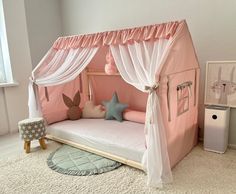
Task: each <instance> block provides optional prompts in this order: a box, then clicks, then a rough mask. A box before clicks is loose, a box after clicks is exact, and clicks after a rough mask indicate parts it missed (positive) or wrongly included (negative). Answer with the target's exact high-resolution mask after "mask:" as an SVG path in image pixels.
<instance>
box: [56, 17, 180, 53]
mask: <svg viewBox="0 0 236 194" xmlns="http://www.w3.org/2000/svg"><path fill="white" fill-rule="evenodd" d="M180 23H183V21H181V22H168V23H163V24H156V25H150V26H144V27H137V28H131V29H124V30H117V31H109V32H100V33H96V34H87V35H78V36H68V37H61V38H59V39H58V40H57V41H56V42H55V43H54V44H53V48H54V49H70V48H78V47H101V46H105V45H114V44H127V43H129V44H131V43H134V42H135V41H137V42H139V41H144V40H145V41H148V40H155V39H160V38H164V39H169V38H170V37H172V36H173V35H174V34H175V32H176V29H177V28H178V26H179V24H180Z"/></svg>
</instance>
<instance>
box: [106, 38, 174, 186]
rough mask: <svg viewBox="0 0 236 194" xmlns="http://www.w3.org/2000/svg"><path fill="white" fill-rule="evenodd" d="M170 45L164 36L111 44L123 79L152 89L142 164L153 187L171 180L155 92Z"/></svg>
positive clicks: (138, 87)
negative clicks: (161, 65) (148, 39)
mask: <svg viewBox="0 0 236 194" xmlns="http://www.w3.org/2000/svg"><path fill="white" fill-rule="evenodd" d="M167 47H168V40H165V39H159V40H156V41H155V42H153V41H148V42H147V41H142V42H134V44H126V45H111V46H110V48H111V52H112V55H113V57H114V60H115V63H116V66H117V68H118V70H119V72H120V74H121V76H122V77H123V79H124V80H125V81H126V82H128V83H129V84H131V85H133V86H135V87H136V88H137V89H139V90H141V91H143V92H149V96H148V101H147V109H146V123H145V134H146V143H147V150H146V151H145V153H144V156H143V167H144V169H145V170H146V172H147V175H148V180H147V183H148V185H149V186H153V187H162V184H163V183H168V182H172V173H171V168H170V162H169V156H168V151H167V142H166V135H165V129H164V125H163V121H162V115H161V110H160V104H159V99H158V96H157V93H156V89H157V88H158V85H159V83H158V82H157V81H158V80H156V72H157V71H158V69H159V68H160V64H161V61H162V59H163V57H164V56H165V51H166V50H167Z"/></svg>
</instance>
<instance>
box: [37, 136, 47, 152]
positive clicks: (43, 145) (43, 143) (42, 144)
mask: <svg viewBox="0 0 236 194" xmlns="http://www.w3.org/2000/svg"><path fill="white" fill-rule="evenodd" d="M39 144H40V146H41V148H42V149H44V150H45V149H46V148H47V145H46V144H45V141H44V138H41V139H39Z"/></svg>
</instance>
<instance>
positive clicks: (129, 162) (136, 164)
mask: <svg viewBox="0 0 236 194" xmlns="http://www.w3.org/2000/svg"><path fill="white" fill-rule="evenodd" d="M46 138H47V139H51V140H54V141H58V142H61V143H64V144H67V145H70V146H73V147H76V148H79V149H82V150H85V151H88V152H91V153H94V154H97V155H100V156H103V157H106V158H109V159H112V160H115V161H117V162H120V163H123V164H126V165H128V166H132V167H134V168H137V169H140V170H143V168H142V164H141V163H139V162H135V161H132V160H128V159H125V158H123V157H120V156H116V155H114V154H110V153H107V152H104V151H101V150H97V149H95V148H91V147H89V146H86V145H82V144H79V143H75V142H72V141H69V140H65V139H61V138H59V137H55V136H53V135H49V134H47V136H46Z"/></svg>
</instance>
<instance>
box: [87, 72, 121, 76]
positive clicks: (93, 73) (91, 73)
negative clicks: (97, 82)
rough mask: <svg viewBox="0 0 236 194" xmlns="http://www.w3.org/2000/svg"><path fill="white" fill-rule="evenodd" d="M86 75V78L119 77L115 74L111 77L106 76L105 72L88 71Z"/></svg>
mask: <svg viewBox="0 0 236 194" xmlns="http://www.w3.org/2000/svg"><path fill="white" fill-rule="evenodd" d="M87 75H88V76H120V74H119V73H115V74H112V75H108V74H106V73H105V72H96V71H90V72H89V71H88V72H87Z"/></svg>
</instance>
